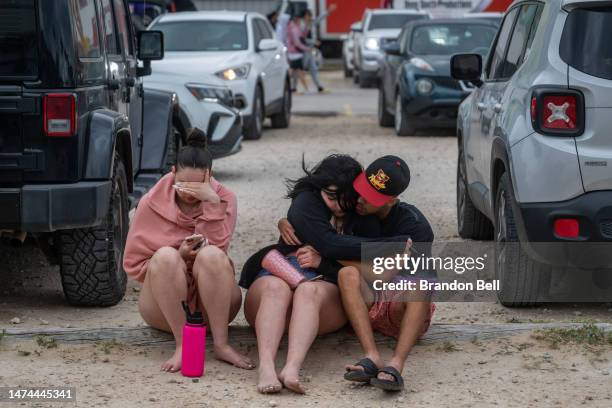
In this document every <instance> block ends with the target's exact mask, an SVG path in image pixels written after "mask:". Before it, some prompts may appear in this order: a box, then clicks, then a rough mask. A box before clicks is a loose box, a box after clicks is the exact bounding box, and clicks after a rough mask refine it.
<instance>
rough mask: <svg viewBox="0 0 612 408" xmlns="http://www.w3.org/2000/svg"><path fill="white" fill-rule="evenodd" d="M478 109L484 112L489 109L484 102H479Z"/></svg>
mask: <svg viewBox="0 0 612 408" xmlns="http://www.w3.org/2000/svg"><path fill="white" fill-rule="evenodd" d="M476 108H478V110H479V111H481V112H482V111H483V110H485V109H487V105H485V104H484V103H482V102H478V103H477V104H476Z"/></svg>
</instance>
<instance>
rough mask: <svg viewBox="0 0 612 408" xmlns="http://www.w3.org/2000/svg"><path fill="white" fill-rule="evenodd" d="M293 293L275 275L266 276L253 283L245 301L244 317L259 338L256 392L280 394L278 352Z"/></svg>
mask: <svg viewBox="0 0 612 408" xmlns="http://www.w3.org/2000/svg"><path fill="white" fill-rule="evenodd" d="M292 296H293V292H292V291H291V289H290V288H289V285H287V284H286V283H285V281H283V280H282V279H280V278H277V277H275V276H263V277H261V278H258V279H257V280H255V282H253V284H252V285H251V287H250V288H249V291H248V292H247V295H246V300H245V302H244V315H245V316H246V319H247V321H248V322H249V324H250V325H251V327H254V328H255V333H256V335H257V350H258V352H259V367H258V371H259V380H258V383H257V390H258V391H259V392H261V393H263V394H272V393H277V392H280V391H281V389H282V385H281V383H280V381H279V380H278V376H277V375H276V367H275V364H274V362H275V360H276V353H277V352H278V346H279V344H280V341H281V338H282V337H283V333H284V332H285V328H286V327H287V320H288V311H289V308H290V306H291V298H292Z"/></svg>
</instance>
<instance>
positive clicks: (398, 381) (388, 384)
mask: <svg viewBox="0 0 612 408" xmlns="http://www.w3.org/2000/svg"><path fill="white" fill-rule="evenodd" d="M378 372H379V373H385V374H389V375H391V376H393V378H394V381H390V380H381V379H379V378H378V374H377V376H376V377H374V378H372V379H371V380H370V384H371V385H373V386H374V387H376V388H380V389H381V390H385V391H401V390H403V389H404V379H403V378H402V374H400V372H399V371H397V370H396V369H395V368H393V367H391V366H387V367H383V368H381V369H380V370H378Z"/></svg>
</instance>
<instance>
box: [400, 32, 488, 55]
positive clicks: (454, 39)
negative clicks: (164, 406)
mask: <svg viewBox="0 0 612 408" xmlns="http://www.w3.org/2000/svg"><path fill="white" fill-rule="evenodd" d="M496 33H497V29H496V28H495V27H493V26H488V25H475V24H435V25H426V26H420V27H417V28H415V29H414V31H413V32H412V41H411V44H410V50H411V51H412V52H413V53H414V54H417V55H451V54H457V53H465V52H476V53H480V54H483V55H484V54H486V53H487V52H488V51H489V46H490V45H491V43H492V42H493V39H494V38H495V34H496Z"/></svg>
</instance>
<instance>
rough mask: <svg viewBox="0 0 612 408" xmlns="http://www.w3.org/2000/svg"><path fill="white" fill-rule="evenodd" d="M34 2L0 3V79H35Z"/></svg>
mask: <svg viewBox="0 0 612 408" xmlns="http://www.w3.org/2000/svg"><path fill="white" fill-rule="evenodd" d="M37 49H38V48H37V45H36V11H35V8H34V0H22V1H18V2H17V1H0V50H1V51H0V76H3V77H19V78H22V77H36V76H37V74H38V54H37Z"/></svg>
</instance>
